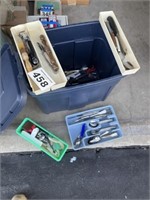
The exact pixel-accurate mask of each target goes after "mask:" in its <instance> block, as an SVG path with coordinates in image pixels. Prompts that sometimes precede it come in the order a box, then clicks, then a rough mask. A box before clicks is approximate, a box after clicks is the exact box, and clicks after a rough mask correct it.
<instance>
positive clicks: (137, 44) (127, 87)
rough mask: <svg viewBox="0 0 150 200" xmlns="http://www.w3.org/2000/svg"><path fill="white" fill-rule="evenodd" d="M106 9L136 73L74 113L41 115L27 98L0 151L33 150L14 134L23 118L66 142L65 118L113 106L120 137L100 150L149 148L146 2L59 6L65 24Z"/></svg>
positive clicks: (89, 18) (95, 1) (0, 140)
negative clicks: (126, 45)
mask: <svg viewBox="0 0 150 200" xmlns="http://www.w3.org/2000/svg"><path fill="white" fill-rule="evenodd" d="M108 10H113V11H114V12H115V14H116V16H117V18H118V20H119V22H120V24H121V26H122V28H123V30H124V32H125V35H126V37H127V39H128V41H129V43H130V45H131V47H132V49H133V52H134V53H135V56H136V57H137V60H138V61H139V64H140V66H141V69H140V71H139V72H137V73H136V74H134V75H130V76H127V77H125V78H124V79H122V80H121V82H119V84H118V85H117V86H116V87H115V88H114V89H113V91H112V92H111V94H110V95H109V96H108V98H107V99H106V100H105V101H104V102H97V103H94V104H90V105H88V106H86V107H83V108H80V109H76V110H70V111H61V112H56V113H51V114H49V115H47V114H44V113H42V111H41V110H40V109H39V108H38V106H37V105H36V104H35V102H34V100H33V99H32V98H31V97H30V96H28V101H27V105H26V106H25V108H24V109H23V110H22V112H21V113H20V114H19V115H18V116H17V118H16V119H15V120H14V122H13V123H12V125H11V126H10V127H9V128H8V129H7V130H6V131H4V132H3V134H1V135H0V152H13V151H30V150H36V148H35V147H33V146H32V145H30V144H28V143H27V142H26V141H24V140H23V139H22V138H19V136H17V135H16V133H15V129H16V127H17V126H18V125H19V123H20V122H21V121H22V120H23V119H24V118H25V117H30V118H31V119H33V120H34V121H36V122H38V123H39V124H41V125H43V126H44V127H46V128H47V129H48V130H50V131H51V132H53V133H55V134H56V135H57V136H60V137H61V138H63V139H65V140H66V141H68V142H69V143H70V141H69V136H68V133H67V129H66V125H65V120H64V119H65V116H66V115H68V114H72V113H75V112H79V111H84V110H87V109H91V108H97V107H100V106H106V105H112V106H113V107H114V109H115V111H116V114H117V116H118V119H119V121H120V124H121V126H122V129H123V134H124V135H123V137H122V138H121V139H118V140H116V141H112V142H107V143H103V145H100V147H108V146H113V147H114V146H115V147H119V146H130V145H150V110H149V108H150V93H149V91H150V89H149V88H150V79H149V78H150V71H149V66H150V62H149V56H150V55H149V27H150V24H149V18H150V16H149V10H150V9H149V1H135V0H134V1H123V0H118V1H99V0H91V3H90V5H88V6H63V13H64V14H66V15H68V18H69V23H78V22H86V21H93V20H97V19H98V17H99V12H100V11H108Z"/></svg>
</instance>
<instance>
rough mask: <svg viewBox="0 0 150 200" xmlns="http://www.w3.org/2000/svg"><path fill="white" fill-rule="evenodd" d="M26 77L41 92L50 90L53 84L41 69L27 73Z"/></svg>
mask: <svg viewBox="0 0 150 200" xmlns="http://www.w3.org/2000/svg"><path fill="white" fill-rule="evenodd" d="M28 75H29V77H30V78H31V79H32V80H33V81H34V82H35V84H36V85H37V86H38V87H39V88H40V89H41V90H46V89H50V88H51V86H52V85H54V84H55V82H54V81H53V80H52V79H51V77H50V76H49V75H48V74H47V73H46V72H45V70H44V69H43V68H38V69H35V70H33V71H31V72H29V73H28Z"/></svg>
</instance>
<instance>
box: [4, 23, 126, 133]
mask: <svg viewBox="0 0 150 200" xmlns="http://www.w3.org/2000/svg"><path fill="white" fill-rule="evenodd" d="M47 35H48V37H49V39H50V41H51V43H52V45H53V47H54V50H55V52H56V55H57V57H58V59H59V61H60V64H61V65H62V68H63V70H74V69H81V68H82V67H83V66H87V67H88V66H91V65H94V66H95V68H96V71H97V73H98V76H99V80H97V81H93V82H89V83H85V84H79V85H76V86H70V87H64V88H61V89H57V90H53V91H49V92H46V93H43V94H41V95H35V94H34V93H33V92H32V91H31V89H30V87H29V84H28V81H27V79H26V75H25V73H24V71H23V68H22V65H21V62H20V59H19V56H18V53H17V52H16V50H15V48H13V46H12V44H11V45H10V44H6V45H4V47H3V48H2V49H1V53H0V54H1V70H0V76H1V83H2V84H1V97H0V101H1V105H2V106H1V107H2V110H1V115H0V124H1V127H0V131H2V130H4V129H5V128H7V127H8V126H9V125H10V124H11V122H12V121H13V120H14V118H15V117H16V116H17V114H18V113H19V112H20V111H21V110H22V108H23V107H24V106H25V104H26V99H27V91H28V93H29V94H30V95H31V96H32V97H33V98H35V100H36V101H37V103H38V104H39V106H40V108H41V110H42V111H43V112H44V113H47V114H48V113H51V112H56V111H61V110H67V109H75V108H78V107H83V106H85V105H87V104H90V103H93V102H96V101H102V100H105V98H106V97H107V96H108V94H109V93H110V92H111V90H112V89H113V87H114V86H115V85H116V84H117V83H118V82H119V81H120V79H121V78H122V77H123V76H122V74H121V72H120V70H119V68H118V65H117V63H116V60H115V58H114V56H113V53H112V51H111V49H110V46H109V44H108V42H107V39H106V37H105V34H104V32H103V30H102V28H101V25H100V23H99V21H94V22H87V23H79V24H74V25H68V26H63V27H58V28H55V29H49V30H47Z"/></svg>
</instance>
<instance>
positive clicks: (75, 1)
mask: <svg viewBox="0 0 150 200" xmlns="http://www.w3.org/2000/svg"><path fill="white" fill-rule="evenodd" d="M61 3H62V4H67V5H88V4H89V3H90V0H61Z"/></svg>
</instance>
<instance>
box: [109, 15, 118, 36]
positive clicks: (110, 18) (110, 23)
mask: <svg viewBox="0 0 150 200" xmlns="http://www.w3.org/2000/svg"><path fill="white" fill-rule="evenodd" d="M107 20H108V22H109V25H110V27H111V29H112V31H113V33H114V35H115V36H117V34H118V33H119V31H118V28H117V26H116V24H115V21H114V19H113V18H112V17H111V16H109V17H107Z"/></svg>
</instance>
